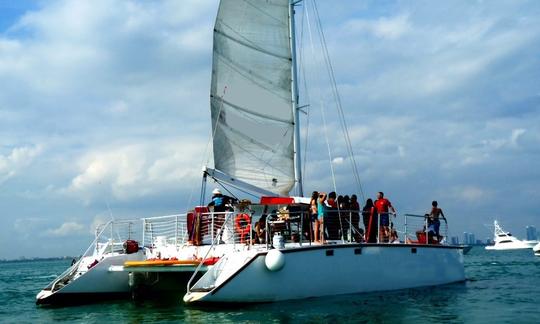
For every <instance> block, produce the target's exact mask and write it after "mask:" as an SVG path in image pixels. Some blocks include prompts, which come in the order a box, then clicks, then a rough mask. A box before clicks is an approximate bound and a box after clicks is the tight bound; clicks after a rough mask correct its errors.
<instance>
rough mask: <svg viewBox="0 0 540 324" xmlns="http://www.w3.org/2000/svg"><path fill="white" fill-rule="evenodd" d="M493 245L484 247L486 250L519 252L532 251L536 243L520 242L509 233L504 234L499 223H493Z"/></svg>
mask: <svg viewBox="0 0 540 324" xmlns="http://www.w3.org/2000/svg"><path fill="white" fill-rule="evenodd" d="M493 227H494V231H493V241H494V242H495V243H494V244H493V245H488V246H486V250H499V251H500V250H519V249H532V248H533V247H534V246H535V245H536V244H537V243H538V242H537V241H521V240H519V239H518V238H516V237H515V236H512V234H511V233H510V232H506V231H504V230H503V229H502V227H501V226H500V225H499V223H498V222H497V221H496V220H495V221H493Z"/></svg>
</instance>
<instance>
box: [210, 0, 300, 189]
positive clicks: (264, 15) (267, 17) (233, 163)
mask: <svg viewBox="0 0 540 324" xmlns="http://www.w3.org/2000/svg"><path fill="white" fill-rule="evenodd" d="M291 68H292V58H291V45H290V38H289V0H222V1H221V2H220V6H219V11H218V15H217V18H216V23H215V27H214V52H213V67H212V86H211V115H212V130H213V150H214V164H215V167H216V169H218V170H220V171H222V172H224V173H226V174H228V175H230V176H232V177H235V178H236V179H238V180H241V181H244V182H247V183H249V184H251V185H254V186H256V187H259V188H262V189H265V190H268V191H271V192H274V193H277V194H281V195H287V194H288V193H289V191H290V190H291V189H292V187H293V186H294V183H295V177H294V147H293V140H294V116H293V109H292V98H291Z"/></svg>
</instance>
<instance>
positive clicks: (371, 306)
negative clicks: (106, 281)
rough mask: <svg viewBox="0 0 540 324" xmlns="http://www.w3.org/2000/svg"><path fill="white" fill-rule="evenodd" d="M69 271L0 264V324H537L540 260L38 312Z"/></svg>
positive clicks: (494, 257) (49, 264)
mask: <svg viewBox="0 0 540 324" xmlns="http://www.w3.org/2000/svg"><path fill="white" fill-rule="evenodd" d="M68 266H69V261H34V262H9V263H0V321H1V322H6V323H21V322H23V323H24V322H28V323H30V322H32V323H36V322H38V323H43V322H53V321H66V322H70V323H104V322H117V323H118V322H119V323H151V322H160V323H166V322H176V323H177V322H189V323H239V322H248V323H258V322H264V323H304V322H307V323H540V307H539V306H540V305H539V303H540V257H535V256H534V255H533V254H532V251H531V250H526V251H512V252H495V251H485V250H484V249H483V248H480V247H475V248H473V249H472V250H471V252H470V253H469V254H468V255H466V256H465V271H466V275H467V281H466V282H464V283H459V284H451V285H445V286H440V287H429V288H419V289H407V290H400V291H393V292H384V293H369V294H355V295H347V296H336V297H325V298H313V299H308V300H302V301H292V302H280V303H270V304H259V305H252V306H242V307H225V308H219V307H218V308H216V307H213V308H201V307H197V308H194V307H188V306H185V305H182V303H181V302H180V300H179V299H178V300H176V299H173V300H167V301H158V300H151V301H139V302H133V301H129V300H128V301H109V302H103V303H95V304H90V305H82V306H70V307H55V308H51V307H39V306H36V305H35V295H36V293H37V292H39V290H40V289H41V288H42V287H44V286H45V285H46V284H47V283H49V282H50V281H51V280H52V279H54V277H55V276H56V275H57V274H59V273H61V272H62V271H63V270H65V269H66V268H67V267H68ZM395 271H396V272H397V271H407V269H398V268H396V269H395ZM358 279H359V280H361V278H358ZM284 289H295V288H294V287H284Z"/></svg>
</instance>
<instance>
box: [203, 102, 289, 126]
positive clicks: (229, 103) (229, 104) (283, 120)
mask: <svg viewBox="0 0 540 324" xmlns="http://www.w3.org/2000/svg"><path fill="white" fill-rule="evenodd" d="M210 97H211V100H219V102H220V103H221V104H222V105H223V104H225V105H227V106H228V107H231V108H234V109H236V110H238V111H241V112H243V113H246V114H249V115H253V116H257V117H259V118H264V119H269V120H272V121H275V122H279V123H283V124H287V125H293V123H291V122H290V121H288V120H285V119H281V118H276V117H273V116H269V115H266V114H262V113H258V112H254V111H252V110H249V109H247V108H244V107H240V106H238V105H235V104H233V103H232V102H229V101H227V100H224V99H223V98H219V99H217V98H215V97H214V96H212V95H210Z"/></svg>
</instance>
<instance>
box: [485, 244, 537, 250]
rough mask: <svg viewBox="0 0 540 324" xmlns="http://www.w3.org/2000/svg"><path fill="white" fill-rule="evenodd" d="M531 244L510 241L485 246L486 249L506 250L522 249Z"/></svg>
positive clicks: (528, 247) (527, 247)
mask: <svg viewBox="0 0 540 324" xmlns="http://www.w3.org/2000/svg"><path fill="white" fill-rule="evenodd" d="M530 248H531V246H529V245H527V244H520V243H512V244H507V245H500V244H499V245H488V246H486V250H493V251H506V250H524V249H530Z"/></svg>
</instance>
